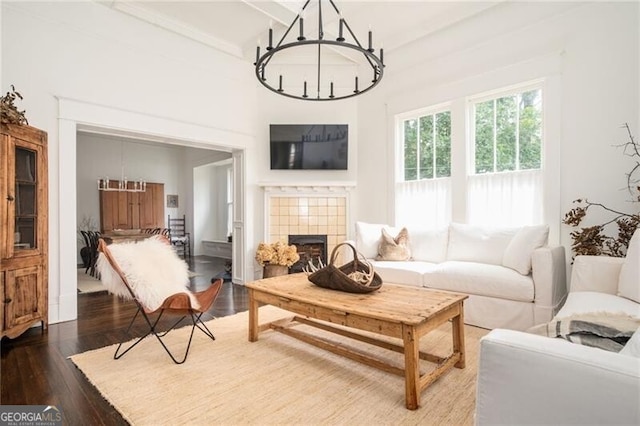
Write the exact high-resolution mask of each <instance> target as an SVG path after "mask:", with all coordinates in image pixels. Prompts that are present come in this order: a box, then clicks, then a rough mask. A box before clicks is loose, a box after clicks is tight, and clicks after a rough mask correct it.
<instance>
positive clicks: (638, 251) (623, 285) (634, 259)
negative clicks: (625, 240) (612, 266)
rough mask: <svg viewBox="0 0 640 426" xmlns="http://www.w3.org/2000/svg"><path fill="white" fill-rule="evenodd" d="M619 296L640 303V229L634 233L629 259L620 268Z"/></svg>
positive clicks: (630, 242) (628, 254)
mask: <svg viewBox="0 0 640 426" xmlns="http://www.w3.org/2000/svg"><path fill="white" fill-rule="evenodd" d="M618 296H622V297H626V298H627V299H631V300H633V301H635V302H638V303H640V229H637V230H636V231H635V232H634V233H633V237H631V241H629V248H628V249H627V257H625V259H624V263H623V264H622V268H620V276H619V278H618Z"/></svg>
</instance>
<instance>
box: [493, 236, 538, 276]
mask: <svg viewBox="0 0 640 426" xmlns="http://www.w3.org/2000/svg"><path fill="white" fill-rule="evenodd" d="M548 239H549V226H547V225H537V226H523V227H522V228H520V229H518V232H516V235H514V236H513V238H512V239H511V242H509V245H508V246H507V248H506V250H505V252H504V256H503V257H502V265H503V266H506V267H507V268H511V269H513V270H515V271H518V272H519V273H521V274H522V275H529V273H530V272H531V254H532V253H533V251H534V250H535V249H537V248H539V247H542V246H544V245H546V244H547V240H548Z"/></svg>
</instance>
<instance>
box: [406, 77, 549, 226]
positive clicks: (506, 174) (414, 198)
mask: <svg viewBox="0 0 640 426" xmlns="http://www.w3.org/2000/svg"><path fill="white" fill-rule="evenodd" d="M544 87H546V86H545V83H544V82H543V81H536V82H532V83H526V84H522V85H519V86H517V87H516V86H514V87H511V88H509V89H504V90H500V91H495V92H492V93H491V94H483V95H476V96H473V97H470V98H458V99H452V100H451V102H450V103H448V104H446V105H445V106H442V105H441V106H437V107H432V108H429V109H424V110H421V111H417V112H411V113H406V114H402V115H399V116H397V117H396V132H397V133H396V135H397V139H396V153H397V156H396V170H397V173H396V183H395V223H396V224H397V225H398V226H408V227H422V228H434V227H439V226H443V225H447V224H449V223H450V222H451V221H452V218H455V220H458V221H464V222H467V223H472V224H478V225H484V226H514V227H515V226H523V225H535V224H541V223H544V218H543V213H544V201H545V200H544V197H543V189H544V179H543V177H544V176H543V170H544V164H543V151H544V143H545V141H544V120H543V118H544V110H543V106H544V90H543V88H544ZM452 117H453V119H454V120H456V119H457V118H458V117H460V118H462V117H467V119H466V120H465V122H464V123H461V122H457V123H452V122H451V120H452ZM452 126H453V127H454V128H457V129H460V131H458V132H456V134H455V135H453V137H452V134H451V128H452ZM452 158H454V160H455V162H454V163H453V164H452V161H451V159H452ZM465 165H466V167H465ZM452 199H455V206H454V205H453V204H452ZM454 209H455V210H454Z"/></svg>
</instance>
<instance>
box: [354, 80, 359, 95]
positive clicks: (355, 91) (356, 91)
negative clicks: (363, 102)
mask: <svg viewBox="0 0 640 426" xmlns="http://www.w3.org/2000/svg"><path fill="white" fill-rule="evenodd" d="M353 92H354V93H358V92H359V90H358V76H356V90H354V91H353Z"/></svg>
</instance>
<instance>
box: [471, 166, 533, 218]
mask: <svg viewBox="0 0 640 426" xmlns="http://www.w3.org/2000/svg"><path fill="white" fill-rule="evenodd" d="M543 202H544V201H543V173H542V170H529V171H520V172H506V173H487V174H481V175H471V176H469V177H468V180H467V222H468V223H470V224H477V225H489V226H523V225H540V224H543V221H544V219H543V211H544V206H543Z"/></svg>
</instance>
